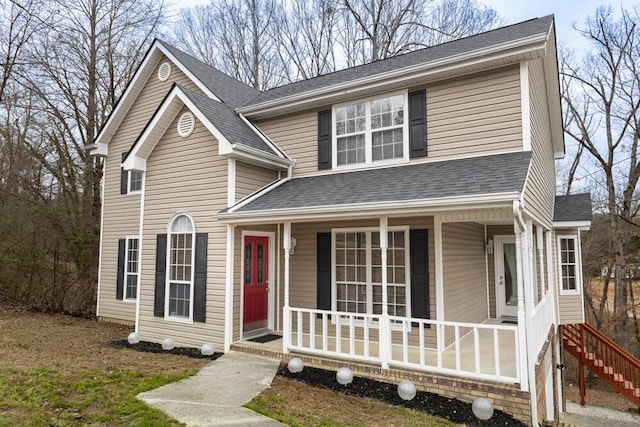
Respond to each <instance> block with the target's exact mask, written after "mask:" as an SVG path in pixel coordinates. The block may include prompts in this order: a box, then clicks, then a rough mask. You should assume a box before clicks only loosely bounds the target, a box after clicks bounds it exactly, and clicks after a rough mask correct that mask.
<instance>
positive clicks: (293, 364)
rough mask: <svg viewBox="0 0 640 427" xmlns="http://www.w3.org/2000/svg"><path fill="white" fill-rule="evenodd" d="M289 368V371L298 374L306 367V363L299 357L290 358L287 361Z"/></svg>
mask: <svg viewBox="0 0 640 427" xmlns="http://www.w3.org/2000/svg"><path fill="white" fill-rule="evenodd" d="M287 369H289V372H291V373H292V374H297V373H298V372H302V370H303V369H304V363H302V360H301V359H300V358H299V357H294V358H293V359H291V360H289V363H287Z"/></svg>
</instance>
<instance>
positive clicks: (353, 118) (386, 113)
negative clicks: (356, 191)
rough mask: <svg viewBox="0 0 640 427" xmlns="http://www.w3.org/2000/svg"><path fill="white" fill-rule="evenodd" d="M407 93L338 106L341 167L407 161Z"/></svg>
mask: <svg viewBox="0 0 640 427" xmlns="http://www.w3.org/2000/svg"><path fill="white" fill-rule="evenodd" d="M406 98H407V97H406V95H405V94H397V95H393V96H387V97H383V98H375V99H370V100H365V101H362V102H359V103H355V104H349V105H341V106H336V107H335V114H334V115H333V116H334V117H335V123H334V124H335V126H334V132H335V138H333V140H334V141H335V149H334V150H333V152H334V153H335V156H336V158H335V159H334V160H335V161H334V162H333V164H335V165H337V166H339V167H340V166H350V165H359V164H360V165H366V164H371V163H375V162H381V161H392V160H402V159H405V160H407V159H408V158H409V157H408V147H407V144H408V131H407V120H406V119H405V111H406V110H407V106H406Z"/></svg>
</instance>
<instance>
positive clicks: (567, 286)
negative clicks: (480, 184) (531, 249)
mask: <svg viewBox="0 0 640 427" xmlns="http://www.w3.org/2000/svg"><path fill="white" fill-rule="evenodd" d="M558 241H559V247H560V277H561V279H562V289H561V290H560V293H564V294H577V293H579V292H580V289H579V287H578V283H579V268H578V262H577V256H576V253H577V252H576V251H577V245H578V243H577V239H576V238H575V237H559V238H558Z"/></svg>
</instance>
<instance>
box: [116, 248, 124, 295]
mask: <svg viewBox="0 0 640 427" xmlns="http://www.w3.org/2000/svg"><path fill="white" fill-rule="evenodd" d="M125 244H126V240H125V239H119V240H118V277H117V278H116V298H117V299H124V263H125V258H124V257H125Z"/></svg>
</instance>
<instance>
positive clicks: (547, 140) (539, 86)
mask: <svg viewBox="0 0 640 427" xmlns="http://www.w3.org/2000/svg"><path fill="white" fill-rule="evenodd" d="M528 64H529V94H530V102H529V104H530V109H531V112H530V116H531V151H532V158H531V169H530V172H529V176H528V178H527V182H526V187H525V190H524V201H525V208H526V209H527V210H529V211H531V212H532V213H533V214H534V215H535V216H536V217H537V218H538V219H539V220H540V221H542V222H543V223H544V225H545V226H547V227H550V226H551V222H552V221H553V203H554V198H555V191H556V181H555V180H556V174H555V161H554V156H553V144H552V140H551V122H550V117H549V106H548V102H549V101H548V98H547V90H546V85H545V79H544V67H543V64H542V60H541V59H539V60H535V61H530V62H529V63H528ZM525 131H526V130H525Z"/></svg>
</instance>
